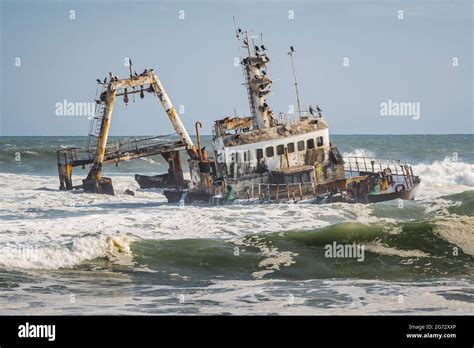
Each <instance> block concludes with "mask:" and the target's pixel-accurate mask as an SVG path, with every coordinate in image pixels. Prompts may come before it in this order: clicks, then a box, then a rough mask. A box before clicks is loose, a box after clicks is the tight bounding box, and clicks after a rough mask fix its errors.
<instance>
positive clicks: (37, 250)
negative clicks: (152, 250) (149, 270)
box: [0, 235, 132, 269]
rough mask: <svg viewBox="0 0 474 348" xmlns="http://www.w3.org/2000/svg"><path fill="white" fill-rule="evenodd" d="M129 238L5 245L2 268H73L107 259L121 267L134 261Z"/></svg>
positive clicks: (0, 258)
mask: <svg viewBox="0 0 474 348" xmlns="http://www.w3.org/2000/svg"><path fill="white" fill-rule="evenodd" d="M130 243H131V241H130V239H129V238H128V237H127V236H118V235H117V236H106V235H103V236H86V237H75V238H74V239H73V240H72V241H71V242H70V243H66V244H64V243H63V244H55V243H48V244H46V243H43V245H40V246H38V245H37V244H28V243H11V242H9V243H6V244H3V246H2V247H0V265H2V266H4V267H6V268H9V269H59V268H73V267H74V266H77V265H79V264H80V263H82V262H84V261H88V260H94V259H97V258H107V259H109V260H110V261H112V262H116V263H118V264H129V263H130V262H131V259H132V253H131V250H130Z"/></svg>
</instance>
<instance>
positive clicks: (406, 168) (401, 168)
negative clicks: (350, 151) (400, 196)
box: [343, 156, 415, 187]
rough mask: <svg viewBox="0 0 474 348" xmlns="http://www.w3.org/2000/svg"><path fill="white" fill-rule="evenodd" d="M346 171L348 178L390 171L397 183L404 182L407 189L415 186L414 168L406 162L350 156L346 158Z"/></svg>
mask: <svg viewBox="0 0 474 348" xmlns="http://www.w3.org/2000/svg"><path fill="white" fill-rule="evenodd" d="M343 159H344V171H345V172H346V175H348V176H357V175H360V174H361V173H380V172H382V173H383V172H384V170H386V169H389V170H390V172H391V175H392V177H395V179H396V180H397V181H404V182H405V184H406V186H407V187H411V186H413V184H414V180H415V177H414V175H413V169H412V167H411V166H410V165H409V164H407V163H406V162H402V161H399V160H398V161H395V160H390V159H383V158H374V157H359V156H349V157H344V158H343Z"/></svg>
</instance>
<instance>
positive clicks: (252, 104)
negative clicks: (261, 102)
mask: <svg viewBox="0 0 474 348" xmlns="http://www.w3.org/2000/svg"><path fill="white" fill-rule="evenodd" d="M241 65H242V72H243V74H244V78H245V85H246V87H247V96H248V99H249V105H250V115H251V116H252V117H253V118H254V119H255V118H256V117H257V115H256V113H255V101H254V100H253V98H252V91H251V88H252V87H251V85H250V73H249V71H248V69H246V68H245V67H244V64H241Z"/></svg>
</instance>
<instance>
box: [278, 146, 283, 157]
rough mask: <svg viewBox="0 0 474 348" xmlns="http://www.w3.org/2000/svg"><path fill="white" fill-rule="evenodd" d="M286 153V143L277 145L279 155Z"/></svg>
mask: <svg viewBox="0 0 474 348" xmlns="http://www.w3.org/2000/svg"><path fill="white" fill-rule="evenodd" d="M284 153H285V145H278V146H277V155H283V154H284Z"/></svg>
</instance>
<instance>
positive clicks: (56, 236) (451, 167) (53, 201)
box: [0, 150, 474, 270]
mask: <svg viewBox="0 0 474 348" xmlns="http://www.w3.org/2000/svg"><path fill="white" fill-rule="evenodd" d="M357 151H358V150H356V152H357ZM354 154H355V153H354ZM357 154H358V155H362V152H358V153H357ZM365 155H368V154H367V153H365ZM473 171H474V168H473V165H472V164H466V163H462V162H452V161H449V160H444V161H442V162H434V163H433V164H432V165H425V164H419V165H416V166H414V172H415V174H417V175H420V176H421V178H422V187H421V188H420V190H419V196H418V198H417V199H418V201H419V204H422V205H423V206H425V207H426V214H428V215H431V212H430V209H432V210H433V211H436V209H438V210H439V207H440V206H441V205H443V204H444V202H447V201H445V200H439V201H438V203H439V204H438V203H437V200H436V197H439V196H442V195H445V194H448V193H454V192H461V191H464V190H466V189H472V188H473V187H472V186H469V185H472V184H473V181H471V179H472V174H473ZM73 179H74V180H75V181H76V182H78V181H79V180H80V179H82V177H74V178H73ZM113 181H114V187H115V191H116V195H115V196H106V195H92V194H81V193H78V192H61V191H59V190H57V189H58V180H57V178H56V177H54V176H32V175H19V174H0V187H1V188H2V195H1V196H0V254H1V253H2V251H1V250H2V249H1V248H2V246H5V245H7V244H8V243H19V244H21V245H22V246H26V247H32V248H37V249H39V250H41V251H40V252H42V253H44V255H45V257H43V258H42V260H41V261H39V262H38V264H37V265H36V266H37V267H39V268H41V267H44V268H58V267H71V266H73V265H75V264H78V263H80V262H83V261H84V260H87V259H91V258H95V257H100V255H102V254H103V252H104V245H103V244H101V243H103V240H104V238H105V239H106V238H107V237H106V236H111V235H121V236H129V237H130V238H132V239H135V238H138V239H184V238H227V239H232V238H239V237H242V236H245V235H247V234H249V233H252V234H255V233H274V232H281V231H287V230H314V229H318V228H321V227H325V226H328V225H331V224H335V223H341V222H349V221H352V222H354V221H355V222H359V223H363V224H374V223H375V224H383V225H386V226H387V225H393V224H396V223H397V220H396V219H388V218H382V217H378V216H376V215H375V214H374V210H373V206H372V205H362V204H352V205H351V204H343V203H336V204H330V205H313V204H272V205H246V204H237V205H232V206H219V207H211V206H185V207H183V208H180V207H178V206H177V205H170V204H167V203H166V199H165V197H164V196H163V195H162V193H160V192H157V191H153V190H140V189H139V188H138V184H137V183H136V182H135V180H134V179H133V176H114V177H113ZM127 188H129V189H132V190H135V196H134V197H133V196H129V195H126V194H124V191H125V189H127ZM430 207H431V208H430ZM435 215H439V214H435ZM447 215H449V212H448V211H447V209H446V207H445V208H444V211H443V214H442V216H447ZM90 235H94V236H95V237H94V238H95V240H96V244H97V247H91V248H90V250H84V251H82V250H81V249H79V250H78V251H77V250H76V253H75V254H74V253H71V251H70V250H69V249H67V248H66V247H65V246H64V245H66V244H68V243H71V242H72V241H73V240H74V239H78V238H79V239H80V238H86V237H87V236H90ZM85 241H87V239H85V240H84V242H85ZM468 250H470V249H469V248H468ZM56 254H57V255H56ZM20 258H21V256H20ZM47 258H49V259H50V260H49V261H48V260H47ZM0 260H3V262H5V263H7V262H9V265H10V266H11V267H27V268H28V267H34V266H35V265H33V264H32V261H31V260H29V259H27V258H26V259H24V260H21V259H20V260H16V261H7V260H6V258H5V257H4V256H2V255H0ZM262 270H267V269H262Z"/></svg>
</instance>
